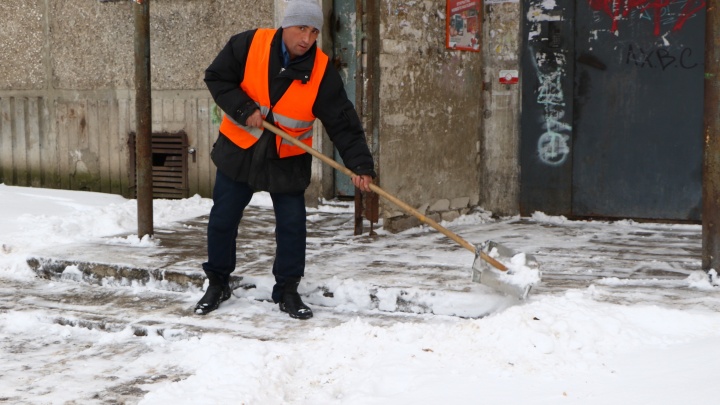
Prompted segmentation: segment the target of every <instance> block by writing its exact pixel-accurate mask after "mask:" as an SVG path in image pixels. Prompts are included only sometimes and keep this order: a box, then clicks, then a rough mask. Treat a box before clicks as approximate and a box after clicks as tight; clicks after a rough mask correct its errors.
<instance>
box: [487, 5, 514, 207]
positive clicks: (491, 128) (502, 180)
mask: <svg viewBox="0 0 720 405" xmlns="http://www.w3.org/2000/svg"><path fill="white" fill-rule="evenodd" d="M520 9H521V6H520V3H500V4H490V5H487V6H485V7H484V11H485V12H484V22H483V37H484V41H483V54H484V64H485V68H484V72H483V77H484V79H483V80H484V83H483V86H482V88H483V92H482V97H483V103H484V105H483V110H484V111H483V118H484V120H483V131H482V141H481V155H482V159H481V168H480V174H481V176H480V190H481V193H480V204H481V205H482V206H483V207H484V208H485V209H487V210H489V211H492V212H493V213H495V214H498V215H514V214H517V212H518V209H519V208H518V201H519V180H518V178H519V175H520V173H519V171H520V166H519V161H520V158H519V140H520V129H519V123H520V94H521V87H520V83H517V84H501V83H500V80H499V79H500V71H501V70H519V69H520V68H519V66H520V44H521V41H520V23H521V21H522V18H521V15H520V12H521V11H520Z"/></svg>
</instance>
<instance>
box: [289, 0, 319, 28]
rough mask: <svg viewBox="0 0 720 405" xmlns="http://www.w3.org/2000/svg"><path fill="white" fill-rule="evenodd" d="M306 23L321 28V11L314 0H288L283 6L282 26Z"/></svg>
mask: <svg viewBox="0 0 720 405" xmlns="http://www.w3.org/2000/svg"><path fill="white" fill-rule="evenodd" d="M296 25H307V26H310V27H315V28H317V29H322V26H323V13H322V9H321V8H320V6H319V5H318V4H317V1H316V0H290V2H289V3H288V5H287V7H286V8H285V18H283V20H282V27H283V28H287V27H293V26H296Z"/></svg>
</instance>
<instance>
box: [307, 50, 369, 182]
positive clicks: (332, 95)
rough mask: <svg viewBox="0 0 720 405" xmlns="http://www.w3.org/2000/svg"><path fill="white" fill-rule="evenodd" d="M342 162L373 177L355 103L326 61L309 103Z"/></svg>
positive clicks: (358, 172)
mask: <svg viewBox="0 0 720 405" xmlns="http://www.w3.org/2000/svg"><path fill="white" fill-rule="evenodd" d="M313 114H314V115H315V116H316V117H318V119H320V122H322V124H323V126H324V127H325V130H326V131H327V133H328V136H329V137H330V140H331V141H332V142H333V144H334V145H335V147H336V148H337V150H338V152H340V157H342V160H343V162H344V163H345V166H346V167H347V168H348V169H350V170H352V171H353V172H354V173H355V174H360V175H363V174H367V175H370V176H372V177H376V174H375V164H374V162H373V157H372V154H371V153H370V149H369V148H368V144H367V141H366V140H365V131H364V130H363V127H362V123H360V119H359V118H358V114H357V111H356V110H355V107H354V106H353V104H352V103H351V102H350V100H349V99H348V97H347V93H345V87H344V85H343V82H342V79H341V78H340V74H338V72H337V70H335V67H334V66H332V64H330V63H328V66H327V68H326V69H325V75H324V76H323V79H322V81H321V82H320V88H319V89H318V95H317V98H316V99H315V104H314V105H313Z"/></svg>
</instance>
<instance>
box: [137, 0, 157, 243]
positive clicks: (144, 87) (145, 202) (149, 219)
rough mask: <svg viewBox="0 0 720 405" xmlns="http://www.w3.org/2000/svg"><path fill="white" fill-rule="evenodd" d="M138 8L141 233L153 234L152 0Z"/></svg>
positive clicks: (142, 1)
mask: <svg viewBox="0 0 720 405" xmlns="http://www.w3.org/2000/svg"><path fill="white" fill-rule="evenodd" d="M134 2H135V4H134V9H135V112H136V121H137V129H136V134H137V135H136V138H135V155H136V157H137V160H136V170H135V172H136V173H137V216H138V237H140V238H142V237H144V236H145V235H150V236H152V235H153V190H152V187H153V184H152V108H151V102H150V101H151V95H150V0H134Z"/></svg>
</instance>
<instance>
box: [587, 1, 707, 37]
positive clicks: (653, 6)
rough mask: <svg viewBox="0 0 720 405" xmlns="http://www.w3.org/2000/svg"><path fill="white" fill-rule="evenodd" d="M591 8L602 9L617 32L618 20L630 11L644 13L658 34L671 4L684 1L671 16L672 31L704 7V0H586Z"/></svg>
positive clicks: (613, 30)
mask: <svg viewBox="0 0 720 405" xmlns="http://www.w3.org/2000/svg"><path fill="white" fill-rule="evenodd" d="M588 1H589V2H590V7H591V8H592V9H593V10H597V11H602V12H604V13H605V14H607V15H608V16H610V17H611V18H612V26H611V27H610V30H611V31H612V32H617V30H618V22H619V21H620V20H621V19H623V18H627V17H628V16H629V15H630V13H631V12H632V11H637V12H638V13H646V14H647V15H648V16H649V17H650V18H651V19H652V21H653V23H654V30H653V33H654V34H655V35H660V25H661V22H662V21H663V18H665V19H667V17H668V16H667V15H664V14H667V13H668V8H669V7H670V6H671V5H676V4H678V3H682V2H684V3H685V4H684V5H683V6H682V9H681V10H680V11H679V12H677V13H676V15H675V16H673V19H674V24H673V28H672V30H673V31H679V30H680V29H682V27H683V25H684V24H685V22H686V21H687V20H688V18H690V17H692V16H693V15H695V14H697V13H698V12H699V11H700V10H702V9H703V8H705V0H588Z"/></svg>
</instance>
